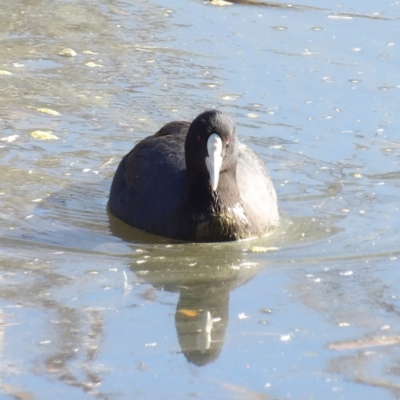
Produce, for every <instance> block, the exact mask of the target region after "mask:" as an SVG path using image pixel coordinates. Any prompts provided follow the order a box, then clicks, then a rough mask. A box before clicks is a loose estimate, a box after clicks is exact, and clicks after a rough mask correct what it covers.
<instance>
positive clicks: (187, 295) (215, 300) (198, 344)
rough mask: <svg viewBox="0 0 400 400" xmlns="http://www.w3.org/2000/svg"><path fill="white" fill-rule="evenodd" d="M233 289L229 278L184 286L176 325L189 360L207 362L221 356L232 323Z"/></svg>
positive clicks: (198, 362) (202, 363) (182, 347)
mask: <svg viewBox="0 0 400 400" xmlns="http://www.w3.org/2000/svg"><path fill="white" fill-rule="evenodd" d="M229 291H230V285H229V284H226V283H225V282H218V283H212V282H205V283H203V284H197V285H193V286H189V287H186V288H182V290H181V293H180V297H179V302H178V305H177V309H176V314H175V325H176V330H177V333H178V339H179V344H180V346H181V349H182V352H183V354H184V355H185V357H186V359H187V360H188V361H189V362H191V363H193V364H196V365H206V364H208V363H210V362H211V361H214V360H216V359H217V358H218V356H219V354H220V352H221V349H222V346H223V343H224V338H225V332H226V328H227V326H228V319H229Z"/></svg>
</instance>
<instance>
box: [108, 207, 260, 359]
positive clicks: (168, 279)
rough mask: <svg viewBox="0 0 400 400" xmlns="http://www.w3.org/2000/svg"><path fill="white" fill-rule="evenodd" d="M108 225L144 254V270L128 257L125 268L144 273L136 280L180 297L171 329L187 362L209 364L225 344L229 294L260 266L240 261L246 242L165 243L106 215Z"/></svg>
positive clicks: (244, 259)
mask: <svg viewBox="0 0 400 400" xmlns="http://www.w3.org/2000/svg"><path fill="white" fill-rule="evenodd" d="M109 221H110V230H111V231H112V233H113V234H114V235H116V236H119V237H121V238H123V239H124V240H127V241H133V242H134V243H135V244H134V246H135V247H136V246H137V247H138V248H140V253H139V254H141V255H143V252H145V254H146V257H147V258H146V264H145V265H146V266H145V267H144V266H143V264H140V263H139V264H138V263H137V261H138V260H137V259H136V258H134V259H133V262H132V263H131V265H130V268H131V270H132V271H133V272H141V271H143V269H145V270H146V274H145V275H143V274H140V276H141V278H142V279H144V280H145V281H146V282H147V283H149V284H151V285H153V286H154V287H155V288H157V289H160V290H163V291H169V292H179V293H180V296H179V301H178V304H177V307H176V312H175V326H176V331H177V336H178V340H179V344H180V347H181V351H182V353H183V354H184V356H185V357H186V359H187V361H188V362H190V363H192V364H194V365H197V366H203V365H207V364H209V363H211V362H213V361H215V360H216V359H217V358H218V357H219V355H220V353H221V351H222V348H223V344H224V340H225V334H226V329H227V326H228V320H229V294H230V291H231V290H233V289H235V288H236V287H238V286H241V285H243V284H245V283H246V282H247V281H249V280H250V279H252V278H253V277H254V276H255V275H256V274H257V273H258V271H259V270H260V268H261V265H260V264H257V263H254V262H249V261H248V260H246V257H247V253H246V251H245V250H246V249H248V247H249V243H248V242H247V243H246V242H235V243H223V244H222V243H201V244H200V243H197V244H191V243H178V242H175V243H172V244H171V241H170V242H169V243H168V241H166V239H165V238H161V237H157V236H154V235H151V234H148V233H146V232H142V231H140V230H138V229H135V228H132V227H130V226H128V225H126V224H124V223H123V222H122V221H120V220H118V219H117V218H115V217H113V216H112V215H109ZM140 243H143V246H141V245H140ZM144 243H146V245H144ZM149 243H153V244H151V245H149Z"/></svg>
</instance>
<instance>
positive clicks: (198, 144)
mask: <svg viewBox="0 0 400 400" xmlns="http://www.w3.org/2000/svg"><path fill="white" fill-rule="evenodd" d="M185 158H186V170H187V174H188V176H189V179H190V178H193V177H194V176H197V177H198V176H201V175H202V176H203V177H204V179H206V180H207V181H208V182H209V184H210V186H211V189H212V190H213V191H214V192H215V191H216V190H217V188H218V183H219V176H220V174H221V173H224V172H226V171H230V172H232V174H235V171H236V163H237V137H236V131H235V124H234V123H233V121H232V119H231V118H230V117H229V116H228V115H226V114H223V113H222V112H220V111H218V110H207V111H205V112H203V113H201V114H200V115H199V116H198V117H196V118H195V119H194V120H193V122H192V123H191V125H190V127H189V131H188V134H187V136H186V141H185Z"/></svg>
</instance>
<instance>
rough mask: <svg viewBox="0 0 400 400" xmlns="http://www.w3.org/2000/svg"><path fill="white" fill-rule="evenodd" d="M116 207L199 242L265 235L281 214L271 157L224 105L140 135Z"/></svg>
mask: <svg viewBox="0 0 400 400" xmlns="http://www.w3.org/2000/svg"><path fill="white" fill-rule="evenodd" d="M109 208H110V211H111V213H112V214H113V215H115V216H116V217H118V218H120V219H121V220H123V221H125V222H126V223H128V224H129V225H132V226H134V227H136V228H139V229H143V230H145V231H147V232H151V233H155V234H157V235H161V236H167V237H170V238H174V239H179V240H185V241H194V242H219V241H229V240H238V239H243V238H249V237H254V236H262V235H264V234H266V233H269V232H271V231H272V230H274V229H275V228H276V226H277V225H278V221H279V214H278V206H277V198H276V192H275V189H274V186H273V183H272V181H271V179H270V177H269V174H268V172H267V170H266V168H265V165H264V162H263V161H262V160H261V159H260V158H259V157H258V156H257V154H256V153H255V152H254V151H252V150H251V149H250V148H248V147H247V146H245V145H244V144H241V143H240V142H239V141H238V138H237V136H236V131H235V125H234V123H233V121H232V120H231V119H230V117H229V116H227V115H226V114H223V113H222V112H220V111H217V110H207V111H205V112H203V113H202V114H200V115H199V116H198V117H196V118H195V119H194V120H193V122H192V123H189V122H185V121H175V122H170V123H169V124H167V125H165V126H163V127H162V128H161V129H160V130H159V131H158V132H157V133H156V134H154V135H152V136H149V137H147V138H145V139H143V140H142V141H140V142H139V143H138V144H137V145H136V146H135V147H134V148H133V149H132V150H131V151H130V152H129V153H128V154H127V155H126V156H125V157H124V158H123V159H122V161H121V162H120V164H119V166H118V169H117V171H116V173H115V176H114V179H113V182H112V185H111V191H110V199H109Z"/></svg>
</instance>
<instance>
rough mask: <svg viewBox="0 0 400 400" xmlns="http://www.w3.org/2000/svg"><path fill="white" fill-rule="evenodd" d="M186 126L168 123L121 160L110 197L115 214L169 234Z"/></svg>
mask: <svg viewBox="0 0 400 400" xmlns="http://www.w3.org/2000/svg"><path fill="white" fill-rule="evenodd" d="M176 124H178V125H176ZM188 126H189V124H188V123H184V122H174V123H170V124H167V125H166V126H164V127H163V128H161V129H160V131H158V132H157V133H156V134H155V135H153V136H150V137H147V138H146V139H144V140H142V141H141V142H139V143H138V144H137V145H136V146H135V147H134V148H133V150H132V151H131V152H130V153H128V154H127V155H126V156H125V157H124V158H123V159H122V161H121V163H120V165H119V166H118V169H117V171H116V173H115V176H114V180H113V183H112V186H111V191H110V200H109V207H110V211H111V212H112V213H113V214H114V215H115V216H116V217H118V218H120V219H122V220H123V221H125V222H126V223H128V224H130V225H132V226H135V227H137V228H140V229H143V230H146V231H148V232H152V233H155V234H158V235H163V236H171V235H172V232H173V231H174V215H175V213H176V210H177V206H178V203H179V200H180V198H181V196H182V193H183V189H184V184H185V179H186V167H185V155H184V141H185V136H186V132H187V128H188Z"/></svg>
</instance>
